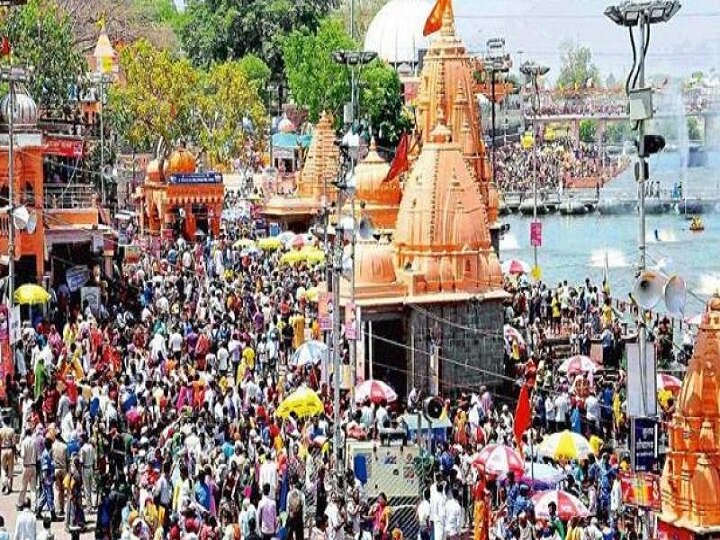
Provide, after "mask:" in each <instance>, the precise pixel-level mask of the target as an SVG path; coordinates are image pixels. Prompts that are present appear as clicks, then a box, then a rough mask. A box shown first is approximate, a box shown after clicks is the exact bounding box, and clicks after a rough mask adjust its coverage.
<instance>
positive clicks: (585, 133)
mask: <svg viewBox="0 0 720 540" xmlns="http://www.w3.org/2000/svg"><path fill="white" fill-rule="evenodd" d="M597 129H598V121H597V120H587V119H586V120H580V141H581V142H584V143H592V142H595V141H597Z"/></svg>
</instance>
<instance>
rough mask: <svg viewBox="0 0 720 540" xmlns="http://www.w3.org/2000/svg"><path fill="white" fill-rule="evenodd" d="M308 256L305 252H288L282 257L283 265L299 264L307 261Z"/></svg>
mask: <svg viewBox="0 0 720 540" xmlns="http://www.w3.org/2000/svg"><path fill="white" fill-rule="evenodd" d="M307 256H308V254H307V253H306V252H304V251H288V252H287V253H283V255H282V257H280V263H281V264H297V263H299V262H302V261H305V260H307Z"/></svg>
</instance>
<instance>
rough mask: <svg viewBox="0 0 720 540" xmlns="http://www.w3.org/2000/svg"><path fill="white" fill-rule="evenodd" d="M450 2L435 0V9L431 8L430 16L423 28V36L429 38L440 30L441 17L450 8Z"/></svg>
mask: <svg viewBox="0 0 720 540" xmlns="http://www.w3.org/2000/svg"><path fill="white" fill-rule="evenodd" d="M450 1H451V0H435V7H433V9H432V11H431V12H430V15H428V18H427V20H426V21H425V27H424V28H423V36H429V35H430V34H434V33H435V32H437V31H438V30H440V28H442V20H443V15H445V12H446V11H447V9H448V7H449V6H450Z"/></svg>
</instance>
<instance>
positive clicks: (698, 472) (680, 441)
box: [658, 297, 720, 538]
mask: <svg viewBox="0 0 720 540" xmlns="http://www.w3.org/2000/svg"><path fill="white" fill-rule="evenodd" d="M719 375H720V298H718V297H715V298H713V299H712V300H710V302H709V303H708V306H707V310H706V312H705V313H704V315H703V318H702V323H701V324H700V331H699V333H698V337H697V343H696V345H695V351H694V353H693V357H692V360H691V361H690V364H689V365H688V370H687V374H686V375H685V379H684V381H683V385H682V390H681V391H680V396H679V399H678V403H677V406H676V413H675V416H674V417H673V419H672V422H671V424H670V428H669V438H670V444H669V450H668V453H667V457H666V461H665V468H664V470H663V474H662V478H661V493H662V515H661V516H660V520H659V522H658V523H659V524H658V532H659V533H660V538H692V537H699V536H705V535H707V534H709V533H717V532H720V381H719V380H718V376H719Z"/></svg>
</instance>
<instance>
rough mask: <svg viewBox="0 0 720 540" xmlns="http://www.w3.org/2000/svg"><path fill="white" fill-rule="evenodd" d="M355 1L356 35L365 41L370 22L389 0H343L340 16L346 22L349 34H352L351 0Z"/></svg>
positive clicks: (361, 40) (360, 40)
mask: <svg viewBox="0 0 720 540" xmlns="http://www.w3.org/2000/svg"><path fill="white" fill-rule="evenodd" d="M353 1H354V2H355V36H354V37H356V38H357V40H358V42H360V43H363V42H364V41H365V34H367V31H368V28H370V23H371V22H372V21H373V19H374V18H375V15H377V14H378V12H379V11H380V10H381V9H382V7H383V6H384V5H385V4H387V0H361V1H358V0H342V3H341V5H340V9H339V10H338V14H339V16H340V17H341V18H342V20H343V21H344V22H345V28H346V30H347V33H348V35H350V2H353Z"/></svg>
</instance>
